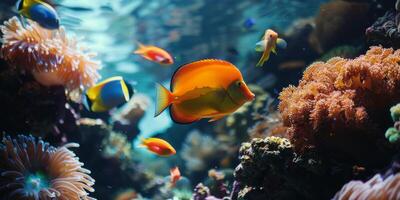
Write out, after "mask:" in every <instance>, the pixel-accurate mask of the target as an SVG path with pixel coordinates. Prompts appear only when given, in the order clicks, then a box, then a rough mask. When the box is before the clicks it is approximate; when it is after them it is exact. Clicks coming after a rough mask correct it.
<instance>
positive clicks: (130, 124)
mask: <svg viewBox="0 0 400 200" xmlns="http://www.w3.org/2000/svg"><path fill="white" fill-rule="evenodd" d="M149 105H150V99H149V97H148V96H146V95H144V94H135V96H133V97H132V98H131V100H129V102H128V103H126V104H125V105H124V106H123V107H122V108H121V109H120V110H119V111H118V112H116V113H115V114H113V115H112V123H113V129H114V130H116V131H119V132H123V133H125V134H127V135H128V138H129V139H133V138H134V137H135V136H137V135H138V134H139V133H140V130H139V128H138V125H139V122H140V120H141V119H142V118H143V117H144V114H145V112H146V110H147V109H148V107H149Z"/></svg>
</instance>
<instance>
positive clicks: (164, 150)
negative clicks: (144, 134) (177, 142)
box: [139, 138, 176, 156]
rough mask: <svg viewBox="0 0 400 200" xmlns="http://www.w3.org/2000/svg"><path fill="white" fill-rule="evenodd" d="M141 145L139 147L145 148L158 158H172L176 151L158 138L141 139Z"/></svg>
mask: <svg viewBox="0 0 400 200" xmlns="http://www.w3.org/2000/svg"><path fill="white" fill-rule="evenodd" d="M141 141H142V143H141V144H140V145H139V147H144V148H147V149H148V150H149V151H150V152H152V153H154V154H156V155H158V156H172V155H175V154H176V150H175V149H174V147H172V145H171V144H169V143H168V142H167V141H165V140H163V139H160V138H147V139H144V138H141Z"/></svg>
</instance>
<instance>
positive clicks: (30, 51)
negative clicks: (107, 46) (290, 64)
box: [0, 17, 100, 99]
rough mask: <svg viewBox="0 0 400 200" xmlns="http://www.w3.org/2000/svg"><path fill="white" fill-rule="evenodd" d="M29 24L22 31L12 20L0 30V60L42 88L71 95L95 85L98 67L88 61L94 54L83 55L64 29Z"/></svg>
mask: <svg viewBox="0 0 400 200" xmlns="http://www.w3.org/2000/svg"><path fill="white" fill-rule="evenodd" d="M29 24H30V25H27V26H26V27H24V26H23V25H22V24H21V22H20V21H19V19H18V18H17V17H13V18H11V19H10V20H8V21H6V22H5V23H4V25H3V26H1V27H0V28H1V32H2V33H3V37H2V40H3V45H2V47H1V56H2V57H3V58H4V59H5V60H6V61H7V62H9V63H10V64H11V65H13V66H15V67H17V68H18V69H20V70H22V71H27V72H30V73H32V75H33V76H34V77H35V79H36V80H37V81H38V82H39V83H41V84H43V85H45V86H50V85H63V86H64V87H65V88H66V90H67V92H69V93H70V94H74V95H75V94H77V93H78V94H79V90H80V91H81V90H83V89H84V88H85V87H90V86H92V85H94V83H96V81H97V80H98V79H99V78H100V75H99V73H98V72H97V70H98V69H100V66H99V63H98V62H95V61H93V60H92V58H93V57H94V56H95V54H93V53H86V51H85V49H84V48H83V47H79V46H78V43H77V40H76V39H74V38H73V39H70V38H67V36H66V33H65V30H64V28H60V29H59V30H56V31H50V30H47V29H44V28H42V27H41V26H39V25H38V24H37V23H35V22H33V21H29ZM77 91H78V92H77ZM71 97H72V96H71ZM73 99H76V97H73Z"/></svg>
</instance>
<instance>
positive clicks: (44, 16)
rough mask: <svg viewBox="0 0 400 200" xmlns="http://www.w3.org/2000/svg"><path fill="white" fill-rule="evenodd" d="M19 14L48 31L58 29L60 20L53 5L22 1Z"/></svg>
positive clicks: (39, 1) (35, 0)
mask: <svg viewBox="0 0 400 200" xmlns="http://www.w3.org/2000/svg"><path fill="white" fill-rule="evenodd" d="M17 10H18V13H19V14H20V15H22V16H24V17H26V18H28V19H31V20H33V21H35V22H37V23H38V24H39V25H40V26H42V27H43V28H46V29H50V30H53V29H58V28H59V27H60V18H59V17H58V14H57V12H56V10H55V9H54V8H53V7H51V5H49V4H47V3H46V2H43V1H41V0H20V1H19V2H18V4H17Z"/></svg>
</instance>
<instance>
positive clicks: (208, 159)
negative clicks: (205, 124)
mask: <svg viewBox="0 0 400 200" xmlns="http://www.w3.org/2000/svg"><path fill="white" fill-rule="evenodd" d="M226 151H227V147H226V146H224V145H221V144H220V143H219V142H218V141H216V140H215V139H214V138H212V137H211V136H208V135H203V134H202V133H200V132H199V131H196V130H195V131H192V132H190V133H189V134H188V136H187V137H186V139H185V142H184V144H183V147H182V150H181V153H180V155H181V157H182V159H183V160H184V161H185V167H186V169H187V170H188V171H189V172H192V173H194V172H199V171H203V170H206V169H209V168H211V167H213V166H215V165H216V163H218V161H219V160H220V159H221V155H224V154H226Z"/></svg>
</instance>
